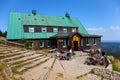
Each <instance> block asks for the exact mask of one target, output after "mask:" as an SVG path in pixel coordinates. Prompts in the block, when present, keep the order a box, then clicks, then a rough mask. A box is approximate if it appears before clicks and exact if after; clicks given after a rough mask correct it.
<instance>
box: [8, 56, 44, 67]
mask: <svg viewBox="0 0 120 80" xmlns="http://www.w3.org/2000/svg"><path fill="white" fill-rule="evenodd" d="M42 55H43V54H34V55H31V56H27V57H23V58H20V59H17V60H14V61H9V62H8V64H11V65H12V64H16V63H19V62H24V61H26V60H29V59H32V58H37V57H40V56H42Z"/></svg>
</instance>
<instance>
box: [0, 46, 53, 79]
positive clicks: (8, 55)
mask: <svg viewBox="0 0 120 80" xmlns="http://www.w3.org/2000/svg"><path fill="white" fill-rule="evenodd" d="M0 61H1V62H4V63H5V64H6V66H7V70H8V71H6V72H8V75H9V76H10V77H14V78H17V79H18V80H22V79H24V80H32V79H34V80H37V79H39V78H40V76H41V75H43V73H44V71H46V69H47V67H48V66H49V64H50V63H53V61H54V58H50V57H48V56H46V55H44V54H42V53H36V52H35V51H32V50H26V49H24V48H17V47H10V46H6V45H0ZM51 65H52V64H51ZM8 68H9V69H8ZM0 70H2V69H0ZM38 70H39V71H38ZM29 71H31V73H29ZM34 71H37V72H39V73H36V72H35V73H32V72H34ZM1 74H2V71H0V80H4V77H5V76H2V75H1ZM29 74H31V75H32V76H28V75H29ZM24 75H26V76H24ZM12 80H14V79H12Z"/></svg>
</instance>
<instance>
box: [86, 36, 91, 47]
mask: <svg viewBox="0 0 120 80" xmlns="http://www.w3.org/2000/svg"><path fill="white" fill-rule="evenodd" d="M89 45H90V39H88V38H87V39H86V46H89Z"/></svg>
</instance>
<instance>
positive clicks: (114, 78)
mask: <svg viewBox="0 0 120 80" xmlns="http://www.w3.org/2000/svg"><path fill="white" fill-rule="evenodd" d="M92 72H93V73H94V74H97V75H100V76H103V77H104V78H105V79H107V80H120V72H116V71H110V70H109V69H100V68H94V69H92Z"/></svg>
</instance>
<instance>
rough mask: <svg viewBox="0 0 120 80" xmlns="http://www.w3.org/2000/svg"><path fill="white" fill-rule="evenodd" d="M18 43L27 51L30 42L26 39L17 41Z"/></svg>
mask: <svg viewBox="0 0 120 80" xmlns="http://www.w3.org/2000/svg"><path fill="white" fill-rule="evenodd" d="M18 43H20V44H24V45H25V48H27V49H29V45H30V42H29V41H28V40H27V39H20V40H18Z"/></svg>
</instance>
